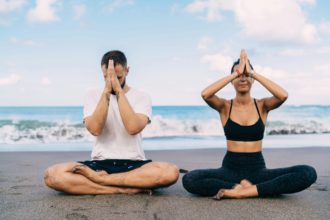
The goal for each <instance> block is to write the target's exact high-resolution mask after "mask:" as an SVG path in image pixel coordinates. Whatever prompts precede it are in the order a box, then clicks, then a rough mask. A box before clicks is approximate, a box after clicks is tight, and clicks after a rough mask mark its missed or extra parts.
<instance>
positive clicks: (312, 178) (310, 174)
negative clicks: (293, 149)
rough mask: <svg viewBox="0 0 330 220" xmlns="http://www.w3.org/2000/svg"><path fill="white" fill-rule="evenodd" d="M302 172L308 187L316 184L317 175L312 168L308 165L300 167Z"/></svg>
mask: <svg viewBox="0 0 330 220" xmlns="http://www.w3.org/2000/svg"><path fill="white" fill-rule="evenodd" d="M302 170H303V172H304V174H305V176H306V179H307V181H308V183H309V185H312V184H313V183H315V182H316V179H317V173H316V170H315V168H314V167H312V166H309V165H302Z"/></svg>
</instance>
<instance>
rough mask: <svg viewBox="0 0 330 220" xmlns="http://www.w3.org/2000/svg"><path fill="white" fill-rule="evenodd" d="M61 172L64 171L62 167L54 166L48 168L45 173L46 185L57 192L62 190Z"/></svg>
mask: <svg viewBox="0 0 330 220" xmlns="http://www.w3.org/2000/svg"><path fill="white" fill-rule="evenodd" d="M61 172H64V170H63V169H62V168H61V166H60V165H53V166H51V167H48V168H47V169H46V171H45V173H44V182H45V184H46V185H47V186H48V187H50V188H52V189H55V190H60V188H61V181H60V180H61V179H62V178H61Z"/></svg>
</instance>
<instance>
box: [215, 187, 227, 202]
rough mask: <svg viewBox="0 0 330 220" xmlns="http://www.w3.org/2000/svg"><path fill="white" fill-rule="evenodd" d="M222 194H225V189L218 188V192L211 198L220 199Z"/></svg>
mask: <svg viewBox="0 0 330 220" xmlns="http://www.w3.org/2000/svg"><path fill="white" fill-rule="evenodd" d="M224 195H225V190H224V189H220V190H219V191H218V193H217V194H216V195H215V196H214V197H213V199H215V200H220V199H222V198H223V197H224Z"/></svg>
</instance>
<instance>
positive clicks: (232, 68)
mask: <svg viewBox="0 0 330 220" xmlns="http://www.w3.org/2000/svg"><path fill="white" fill-rule="evenodd" d="M239 60H240V59H238V60H237V61H236V62H234V63H233V66H232V67H231V72H230V73H233V72H234V67H235V66H236V65H238V64H239ZM248 62H249V64H250V66H251V69H253V66H252V64H251V63H250V60H248ZM245 68H246V67H244V71H245Z"/></svg>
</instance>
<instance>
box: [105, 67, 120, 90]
mask: <svg viewBox="0 0 330 220" xmlns="http://www.w3.org/2000/svg"><path fill="white" fill-rule="evenodd" d="M108 71H109V75H110V81H111V86H112V89H113V91H114V92H115V93H116V94H118V93H119V92H121V91H122V88H121V85H120V83H119V80H118V78H117V74H116V72H115V67H114V64H113V60H109V63H108Z"/></svg>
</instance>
